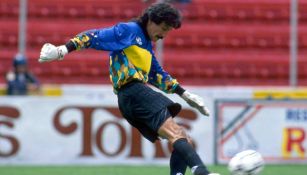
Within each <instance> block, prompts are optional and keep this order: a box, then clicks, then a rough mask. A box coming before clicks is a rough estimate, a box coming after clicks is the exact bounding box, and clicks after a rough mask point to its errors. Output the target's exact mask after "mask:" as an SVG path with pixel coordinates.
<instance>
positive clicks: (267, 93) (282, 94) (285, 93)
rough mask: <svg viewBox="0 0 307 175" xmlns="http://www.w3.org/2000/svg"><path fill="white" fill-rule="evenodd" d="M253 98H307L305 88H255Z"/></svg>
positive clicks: (306, 89)
mask: <svg viewBox="0 0 307 175" xmlns="http://www.w3.org/2000/svg"><path fill="white" fill-rule="evenodd" d="M253 98H254V99H275V100H281V99H307V88H303V89H294V90H278V89H277V90H272V89H270V90H255V91H254V92H253Z"/></svg>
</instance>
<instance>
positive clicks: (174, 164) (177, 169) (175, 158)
mask: <svg viewBox="0 0 307 175" xmlns="http://www.w3.org/2000/svg"><path fill="white" fill-rule="evenodd" d="M170 168H171V175H177V173H181V174H183V175H184V174H185V171H186V169H187V164H186V163H185V161H184V160H183V159H182V157H181V155H180V154H179V152H178V151H176V150H174V151H173V152H172V155H171V159H170Z"/></svg>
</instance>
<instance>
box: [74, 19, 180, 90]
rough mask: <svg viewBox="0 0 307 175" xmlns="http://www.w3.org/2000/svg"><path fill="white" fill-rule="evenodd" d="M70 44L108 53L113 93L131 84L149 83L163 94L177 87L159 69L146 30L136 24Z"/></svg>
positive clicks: (78, 38) (84, 35) (92, 32)
mask: <svg viewBox="0 0 307 175" xmlns="http://www.w3.org/2000/svg"><path fill="white" fill-rule="evenodd" d="M71 41H72V43H73V44H74V47H75V49H77V50H80V49H86V48H93V49H96V50H105V51H110V68H109V73H110V80H111V82H112V85H113V88H114V92H115V93H117V91H118V90H119V89H120V88H121V87H122V86H123V85H125V84H126V83H128V82H130V81H133V80H138V81H142V82H144V83H146V82H148V83H150V84H152V85H154V86H155V87H157V88H159V89H160V90H162V91H164V92H166V93H174V90H175V89H176V87H177V86H178V82H177V81H176V79H174V78H172V77H171V76H170V75H169V74H168V73H167V72H166V71H164V70H163V68H162V67H161V66H160V65H159V63H158V61H157V59H156V57H155V55H154V52H153V50H152V42H151V41H150V39H149V37H148V35H147V32H146V30H145V29H144V28H142V27H141V25H140V24H139V23H137V22H127V23H118V24H116V25H114V26H112V27H109V28H102V29H94V30H89V31H85V32H83V33H80V34H78V35H77V36H75V37H74V38H73V39H71Z"/></svg>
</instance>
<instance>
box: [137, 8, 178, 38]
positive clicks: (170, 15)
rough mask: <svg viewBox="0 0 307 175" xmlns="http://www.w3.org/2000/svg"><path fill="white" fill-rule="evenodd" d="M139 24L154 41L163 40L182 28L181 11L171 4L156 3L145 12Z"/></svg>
mask: <svg viewBox="0 0 307 175" xmlns="http://www.w3.org/2000/svg"><path fill="white" fill-rule="evenodd" d="M138 22H139V23H141V25H142V26H143V27H144V28H145V29H146V31H147V34H148V36H149V38H150V39H151V40H152V41H157V40H159V39H163V38H164V37H165V36H166V35H167V33H168V32H169V31H170V30H172V29H178V28H180V26H181V15H180V13H179V11H178V10H177V9H176V8H175V7H173V6H172V5H171V4H169V3H155V4H152V5H151V6H149V7H148V8H147V9H145V10H144V12H143V13H142V15H141V16H140V17H139V18H138Z"/></svg>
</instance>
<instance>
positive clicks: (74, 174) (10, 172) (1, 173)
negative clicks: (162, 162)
mask: <svg viewBox="0 0 307 175" xmlns="http://www.w3.org/2000/svg"><path fill="white" fill-rule="evenodd" d="M209 169H210V170H211V171H213V172H218V173H221V175H229V173H228V171H227V167H226V166H209ZM168 174H169V169H168V167H167V166H0V175H168ZM305 174H307V164H304V165H302V164H301V165H266V166H265V168H264V170H263V171H262V173H261V175H305ZM186 175H191V173H190V171H189V170H188V171H187V173H186Z"/></svg>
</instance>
